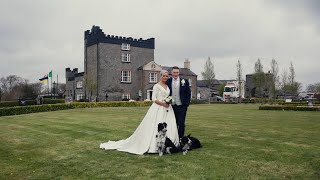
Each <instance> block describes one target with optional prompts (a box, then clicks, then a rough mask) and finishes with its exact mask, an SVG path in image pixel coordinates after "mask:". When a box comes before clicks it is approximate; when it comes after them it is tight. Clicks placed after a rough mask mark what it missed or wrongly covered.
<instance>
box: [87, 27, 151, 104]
mask: <svg viewBox="0 0 320 180" xmlns="http://www.w3.org/2000/svg"><path fill="white" fill-rule="evenodd" d="M84 41H85V42H84V72H85V77H84V79H85V80H84V81H85V83H84V86H85V94H86V98H88V99H89V100H92V99H94V98H95V99H96V100H97V101H105V100H121V99H137V98H138V97H139V94H138V93H139V90H140V87H139V73H138V68H139V67H141V66H143V65H144V64H147V63H149V62H151V61H154V48H155V39H154V38H149V39H146V40H143V39H142V38H140V39H134V38H132V37H122V36H114V35H106V34H105V33H104V32H103V31H102V29H100V27H99V26H93V27H92V29H91V31H90V30H87V31H85V33H84Z"/></svg>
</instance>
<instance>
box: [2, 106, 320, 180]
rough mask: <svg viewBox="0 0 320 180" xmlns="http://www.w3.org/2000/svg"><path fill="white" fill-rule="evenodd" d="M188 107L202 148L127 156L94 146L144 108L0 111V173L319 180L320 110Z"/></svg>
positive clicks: (131, 123)
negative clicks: (11, 113) (5, 114)
mask: <svg viewBox="0 0 320 180" xmlns="http://www.w3.org/2000/svg"><path fill="white" fill-rule="evenodd" d="M257 109H258V108H257V106H256V105H223V104H213V105H192V106H190V107H189V110H188V114H187V120H186V121H187V126H186V131H187V132H186V133H191V134H192V135H193V136H195V137H197V138H199V139H200V140H201V142H202V144H203V148H202V149H198V150H194V151H191V152H189V153H188V154H187V155H186V156H183V155H182V154H174V155H165V156H162V157H158V156H157V155H143V156H138V155H132V154H128V153H124V152H118V151H104V150H102V149H99V144H100V143H102V142H106V141H108V140H118V139H123V138H126V137H128V136H129V135H131V134H132V132H133V131H134V130H135V128H136V127H137V126H138V124H139V122H140V121H141V119H142V118H143V116H144V114H145V113H146V111H147V110H148V107H126V108H124V107H123V108H122V107H117V108H92V109H74V110H65V111H56V112H45V113H35V114H27V115H18V116H8V117H0V158H1V161H0V169H1V171H0V179H287V178H288V179H320V113H319V112H293V111H259V110H257Z"/></svg>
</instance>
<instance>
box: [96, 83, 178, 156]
mask: <svg viewBox="0 0 320 180" xmlns="http://www.w3.org/2000/svg"><path fill="white" fill-rule="evenodd" d="M169 94H170V89H169V88H168V87H167V88H166V89H165V88H163V87H162V86H161V85H160V84H155V85H154V86H153V93H152V101H155V100H160V101H163V102H164V99H165V98H166V97H167V96H169ZM163 122H165V123H167V137H168V138H169V139H171V141H172V142H173V143H174V144H175V145H176V146H178V145H179V135H178V130H177V124H176V119H175V116H174V112H173V109H172V107H171V105H170V106H169V108H165V107H163V106H160V105H158V104H156V103H155V102H153V104H152V105H151V107H150V108H149V110H148V112H147V114H146V115H145V117H144V118H143V120H142V121H141V123H140V125H139V126H138V128H137V129H136V130H135V131H134V133H133V134H132V135H131V136H130V137H129V138H127V139H124V140H120V141H109V142H107V143H102V144H100V148H102V149H106V150H108V149H116V150H118V151H124V152H128V153H132V154H139V155H142V154H144V153H157V148H156V144H157V143H156V134H157V133H158V123H163Z"/></svg>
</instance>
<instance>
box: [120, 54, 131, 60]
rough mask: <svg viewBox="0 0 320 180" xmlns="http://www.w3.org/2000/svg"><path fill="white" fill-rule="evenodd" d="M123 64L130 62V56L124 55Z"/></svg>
mask: <svg viewBox="0 0 320 180" xmlns="http://www.w3.org/2000/svg"><path fill="white" fill-rule="evenodd" d="M122 62H130V54H127V53H122Z"/></svg>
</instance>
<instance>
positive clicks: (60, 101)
mask: <svg viewBox="0 0 320 180" xmlns="http://www.w3.org/2000/svg"><path fill="white" fill-rule="evenodd" d="M64 102H65V100H64V99H50V98H44V99H43V104H58V103H64Z"/></svg>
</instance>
